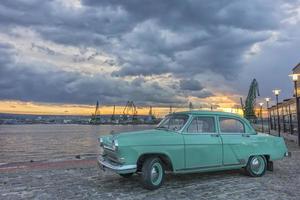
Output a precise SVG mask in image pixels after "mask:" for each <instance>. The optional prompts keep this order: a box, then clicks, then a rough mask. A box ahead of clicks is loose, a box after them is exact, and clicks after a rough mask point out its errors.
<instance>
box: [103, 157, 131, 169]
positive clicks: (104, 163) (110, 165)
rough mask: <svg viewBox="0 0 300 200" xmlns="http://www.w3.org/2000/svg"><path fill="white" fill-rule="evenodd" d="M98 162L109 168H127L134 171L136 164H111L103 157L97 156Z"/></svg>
mask: <svg viewBox="0 0 300 200" xmlns="http://www.w3.org/2000/svg"><path fill="white" fill-rule="evenodd" d="M98 163H99V164H101V165H102V166H104V167H106V168H109V169H111V170H113V171H117V172H122V171H127V170H132V171H135V170H136V168H137V166H136V165H113V164H111V163H110V162H108V161H106V160H105V159H104V158H103V157H101V156H100V157H99V158H98Z"/></svg>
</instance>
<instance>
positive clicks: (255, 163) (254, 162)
mask: <svg viewBox="0 0 300 200" xmlns="http://www.w3.org/2000/svg"><path fill="white" fill-rule="evenodd" d="M260 164H261V163H260V161H259V160H258V159H257V158H254V159H253V160H252V162H251V166H252V169H253V170H254V171H258V170H259V168H260Z"/></svg>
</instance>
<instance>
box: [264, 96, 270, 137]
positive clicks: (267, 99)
mask: <svg viewBox="0 0 300 200" xmlns="http://www.w3.org/2000/svg"><path fill="white" fill-rule="evenodd" d="M265 100H266V102H267V111H268V132H269V134H271V129H270V125H271V121H270V112H269V102H270V98H269V97H267V98H265Z"/></svg>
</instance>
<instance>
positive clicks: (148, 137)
mask: <svg viewBox="0 0 300 200" xmlns="http://www.w3.org/2000/svg"><path fill="white" fill-rule="evenodd" d="M178 137H182V136H181V134H180V133H177V132H173V131H166V130H157V129H150V130H143V131H131V132H122V133H115V134H111V135H107V136H105V137H102V138H103V139H104V144H106V145H109V146H110V145H112V142H113V140H117V141H118V144H119V145H120V146H132V145H153V144H155V145H158V144H175V143H178V142H177V139H176V140H175V139H174V138H178Z"/></svg>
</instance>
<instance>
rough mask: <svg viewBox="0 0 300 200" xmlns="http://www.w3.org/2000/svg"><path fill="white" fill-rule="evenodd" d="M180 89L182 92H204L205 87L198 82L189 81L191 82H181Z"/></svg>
mask: <svg viewBox="0 0 300 200" xmlns="http://www.w3.org/2000/svg"><path fill="white" fill-rule="evenodd" d="M179 85H180V89H182V90H202V89H203V86H202V85H201V83H200V82H199V81H197V80H193V79H189V80H180V83H179Z"/></svg>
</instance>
